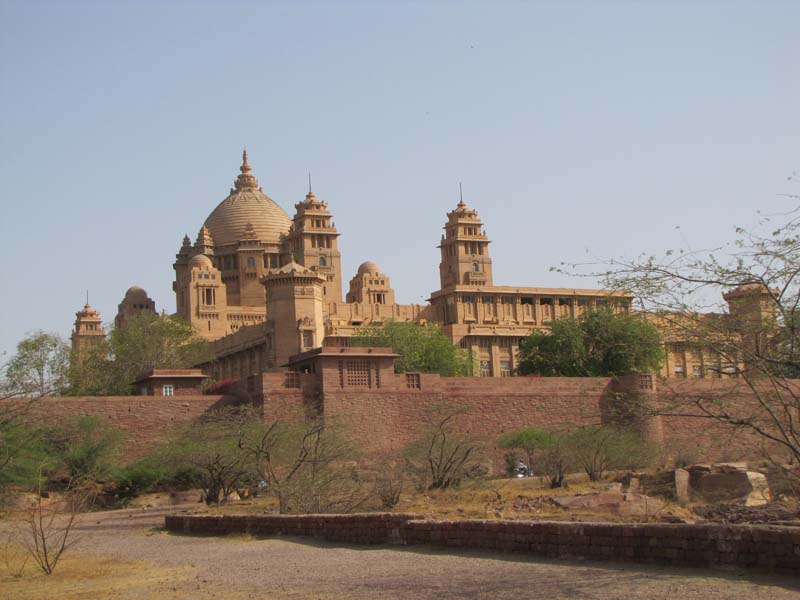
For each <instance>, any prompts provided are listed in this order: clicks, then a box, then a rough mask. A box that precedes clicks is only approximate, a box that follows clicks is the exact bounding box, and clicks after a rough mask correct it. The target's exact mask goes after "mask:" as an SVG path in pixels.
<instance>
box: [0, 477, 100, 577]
mask: <svg viewBox="0 0 800 600" xmlns="http://www.w3.org/2000/svg"><path fill="white" fill-rule="evenodd" d="M42 481H44V480H43V478H42V479H40V484H39V488H38V493H37V495H36V500H35V501H34V504H33V506H31V507H30V508H28V509H27V510H26V511H25V513H24V518H23V519H22V521H21V523H20V525H19V527H18V528H17V530H16V532H15V534H14V535H12V539H10V540H9V546H10V545H11V544H12V543H13V542H17V543H19V544H20V545H21V546H22V547H23V548H25V551H26V552H27V555H28V556H29V557H30V559H32V560H33V562H34V564H36V566H37V567H38V568H39V569H40V570H41V571H42V572H43V573H44V574H45V575H50V574H52V573H53V571H55V569H56V566H57V565H58V563H59V561H60V560H61V557H62V556H63V555H64V553H65V552H66V551H67V550H68V549H69V548H71V547H72V546H74V545H75V543H77V542H78V541H79V538H76V537H75V535H74V527H75V524H76V523H77V519H78V515H79V513H80V512H81V511H83V510H87V509H88V508H90V507H91V505H92V503H93V502H94V499H95V498H96V496H97V493H98V486H97V484H96V483H95V482H93V481H91V480H85V479H74V480H71V481H70V482H69V484H68V485H67V488H66V490H65V491H64V492H63V494H60V495H59V496H58V497H56V498H45V497H44V496H45V494H44V489H43V485H42V483H41V482H42ZM21 569H24V564H23V566H22V567H21ZM20 573H21V570H20Z"/></svg>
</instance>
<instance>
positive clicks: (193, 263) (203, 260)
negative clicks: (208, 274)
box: [189, 254, 214, 269]
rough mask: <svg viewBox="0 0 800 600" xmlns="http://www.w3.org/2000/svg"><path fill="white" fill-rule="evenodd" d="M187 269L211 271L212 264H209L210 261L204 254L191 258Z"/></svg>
mask: <svg viewBox="0 0 800 600" xmlns="http://www.w3.org/2000/svg"><path fill="white" fill-rule="evenodd" d="M189 268H190V269H194V268H199V269H213V268H214V264H213V263H212V262H211V259H210V258H208V257H207V256H206V255H205V254H197V255H195V256H193V257H192V260H190V261H189Z"/></svg>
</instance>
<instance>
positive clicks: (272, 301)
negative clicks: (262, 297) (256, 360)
mask: <svg viewBox="0 0 800 600" xmlns="http://www.w3.org/2000/svg"><path fill="white" fill-rule="evenodd" d="M261 283H262V284H263V285H264V287H266V290H267V318H268V321H269V324H270V325H271V327H272V334H273V338H274V343H273V344H272V347H273V349H274V350H273V351H274V355H275V362H274V364H275V365H277V366H280V365H284V364H286V363H287V362H288V360H289V357H290V356H292V355H293V354H299V353H300V352H305V351H306V350H311V349H312V348H317V347H319V346H322V340H323V338H324V337H325V327H324V325H325V323H324V321H323V316H322V303H323V291H322V290H323V286H324V285H325V283H326V280H325V278H324V277H322V276H320V275H319V274H318V273H317V272H316V271H313V270H311V269H309V268H307V267H304V266H302V265H299V264H297V263H296V262H294V261H292V262H290V263H289V264H288V265H284V266H283V267H281V268H280V269H275V270H273V271H271V272H270V273H268V274H267V275H265V276H264V277H262V279H261Z"/></svg>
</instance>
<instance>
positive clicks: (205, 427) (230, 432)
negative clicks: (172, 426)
mask: <svg viewBox="0 0 800 600" xmlns="http://www.w3.org/2000/svg"><path fill="white" fill-rule="evenodd" d="M251 418H252V413H250V412H249V411H247V410H242V409H239V408H237V407H232V408H226V409H221V410H218V411H215V412H213V413H211V414H209V415H206V417H205V418H204V419H203V420H201V421H197V422H194V423H192V424H190V425H188V426H187V427H186V428H184V429H183V431H182V432H181V433H180V434H179V435H178V436H177V437H176V438H175V439H174V440H172V441H171V442H170V443H169V444H168V446H167V448H166V449H165V451H164V454H163V460H164V465H165V466H167V468H168V471H169V472H171V473H184V474H189V475H190V476H191V477H192V478H195V477H196V480H197V484H198V485H199V487H200V488H201V489H202V490H203V493H204V496H205V500H206V503H207V504H219V503H221V502H225V501H226V500H227V498H228V496H229V495H230V494H232V493H233V492H236V491H239V490H244V489H246V488H250V487H254V486H255V485H256V484H257V482H258V473H257V470H256V468H255V464H254V463H253V461H252V457H251V456H250V454H249V453H248V452H247V450H246V449H244V448H242V447H241V445H240V443H239V441H240V438H241V435H242V431H243V430H244V429H246V428H247V427H248V425H249V421H250V419H251Z"/></svg>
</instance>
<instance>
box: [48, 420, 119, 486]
mask: <svg viewBox="0 0 800 600" xmlns="http://www.w3.org/2000/svg"><path fill="white" fill-rule="evenodd" d="M45 441H46V448H47V452H48V455H49V457H50V460H51V461H52V465H53V468H54V473H55V474H56V475H63V476H65V477H68V478H69V479H81V480H91V481H106V480H109V479H111V478H112V476H113V473H114V471H115V468H116V459H117V456H118V452H119V449H120V447H121V444H122V432H120V431H119V430H118V429H115V428H114V427H112V426H111V425H110V424H109V423H108V421H106V420H105V419H103V418H101V417H94V416H81V417H71V418H68V419H65V420H64V421H63V422H62V423H60V424H59V425H58V426H56V427H53V428H51V429H49V430H48V431H47V432H46V433H45Z"/></svg>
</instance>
